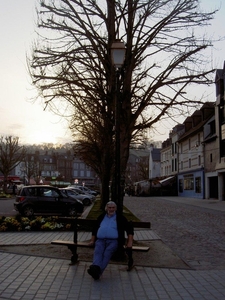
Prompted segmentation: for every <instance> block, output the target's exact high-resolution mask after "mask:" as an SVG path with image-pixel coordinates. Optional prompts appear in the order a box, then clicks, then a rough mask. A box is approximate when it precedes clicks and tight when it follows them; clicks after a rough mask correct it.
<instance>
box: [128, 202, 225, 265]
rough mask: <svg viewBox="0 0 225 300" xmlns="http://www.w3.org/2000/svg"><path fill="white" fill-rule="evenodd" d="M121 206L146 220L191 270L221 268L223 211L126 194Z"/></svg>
mask: <svg viewBox="0 0 225 300" xmlns="http://www.w3.org/2000/svg"><path fill="white" fill-rule="evenodd" d="M197 201H205V200H203V199H201V200H197ZM211 201H212V203H211V202H209V201H208V202H209V203H211V206H212V207H213V201H214V200H211ZM224 204H225V203H224ZM125 205H126V206H127V207H128V208H129V209H130V210H131V211H133V212H135V214H136V215H137V217H139V218H140V219H141V220H142V221H150V222H151V226H152V227H151V228H152V230H153V231H154V232H155V233H157V234H158V235H159V236H160V237H161V239H162V240H163V241H164V242H165V243H166V244H167V245H168V246H169V247H170V248H171V249H173V250H174V251H175V253H177V254H178V255H179V256H180V257H181V258H183V259H184V260H185V261H187V262H188V263H189V264H190V265H191V266H193V267H194V268H195V269H198V270H210V269H217V270H218V269H225V212H224V211H219V210H214V209H208V208H205V207H199V206H193V205H188V204H185V203H180V202H178V203H177V202H173V201H168V200H165V199H163V197H162V198H161V197H158V198H156V197H152V198H151V197H146V198H144V197H140V198H139V197H138V198H137V197H126V198H125ZM224 206H225V205H224Z"/></svg>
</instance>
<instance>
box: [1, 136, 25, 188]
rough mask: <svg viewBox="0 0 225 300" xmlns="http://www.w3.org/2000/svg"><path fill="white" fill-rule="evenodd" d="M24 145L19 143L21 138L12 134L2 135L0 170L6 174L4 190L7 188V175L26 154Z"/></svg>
mask: <svg viewBox="0 0 225 300" xmlns="http://www.w3.org/2000/svg"><path fill="white" fill-rule="evenodd" d="M25 153H26V151H25V148H24V146H20V145H19V138H18V137H12V136H5V137H3V136H1V137H0V172H1V173H2V174H3V176H4V191H5V192H6V189H7V177H8V175H9V174H10V171H11V170H13V169H14V168H15V167H16V166H17V165H18V164H19V163H20V162H22V161H23V159H24V156H25Z"/></svg>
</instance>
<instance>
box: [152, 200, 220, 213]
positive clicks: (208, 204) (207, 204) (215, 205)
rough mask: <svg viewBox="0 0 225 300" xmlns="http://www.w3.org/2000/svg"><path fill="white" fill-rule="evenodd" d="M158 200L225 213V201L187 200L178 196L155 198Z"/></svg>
mask: <svg viewBox="0 0 225 300" xmlns="http://www.w3.org/2000/svg"><path fill="white" fill-rule="evenodd" d="M157 198H160V199H163V200H167V201H173V202H179V203H181V204H188V205H194V206H198V207H203V208H209V209H214V210H219V211H225V201H219V200H217V199H197V198H186V197H176V196H162V197H154V199H157Z"/></svg>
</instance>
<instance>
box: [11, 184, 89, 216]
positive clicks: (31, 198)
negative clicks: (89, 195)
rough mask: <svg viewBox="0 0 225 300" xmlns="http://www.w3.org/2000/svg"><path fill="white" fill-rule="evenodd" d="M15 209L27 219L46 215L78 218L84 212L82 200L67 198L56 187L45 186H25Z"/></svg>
mask: <svg viewBox="0 0 225 300" xmlns="http://www.w3.org/2000/svg"><path fill="white" fill-rule="evenodd" d="M14 208H15V209H16V210H17V211H18V212H19V213H20V214H22V215H24V216H26V217H29V216H33V215H34V214H45V213H47V214H51V215H55V214H57V215H58V214H60V215H66V216H76V215H81V214H82V212H83V211H84V205H83V203H82V202H81V201H80V200H78V199H74V198H73V197H70V196H67V195H66V194H65V193H62V192H61V191H60V189H58V188H56V187H52V186H45V185H30V186H24V187H23V188H22V189H21V190H20V191H19V192H18V194H17V196H16V201H15V202H14Z"/></svg>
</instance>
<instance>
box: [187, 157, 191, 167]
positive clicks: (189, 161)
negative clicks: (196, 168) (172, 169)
mask: <svg viewBox="0 0 225 300" xmlns="http://www.w3.org/2000/svg"><path fill="white" fill-rule="evenodd" d="M188 164H189V168H191V159H190V158H189V160H188Z"/></svg>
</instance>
